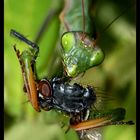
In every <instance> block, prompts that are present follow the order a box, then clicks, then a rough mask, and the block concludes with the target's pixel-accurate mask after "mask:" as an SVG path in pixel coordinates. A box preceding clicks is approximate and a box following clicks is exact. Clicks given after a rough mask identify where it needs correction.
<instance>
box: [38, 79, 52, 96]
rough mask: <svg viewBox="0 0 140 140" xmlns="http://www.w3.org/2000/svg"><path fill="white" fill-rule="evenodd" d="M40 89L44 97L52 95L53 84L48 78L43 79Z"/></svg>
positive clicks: (39, 84) (39, 85)
mask: <svg viewBox="0 0 140 140" xmlns="http://www.w3.org/2000/svg"><path fill="white" fill-rule="evenodd" d="M38 91H39V93H40V94H41V95H42V96H43V97H44V98H45V97H50V96H52V89H51V85H50V83H49V81H47V80H46V79H43V80H41V81H40V82H39V83H38Z"/></svg>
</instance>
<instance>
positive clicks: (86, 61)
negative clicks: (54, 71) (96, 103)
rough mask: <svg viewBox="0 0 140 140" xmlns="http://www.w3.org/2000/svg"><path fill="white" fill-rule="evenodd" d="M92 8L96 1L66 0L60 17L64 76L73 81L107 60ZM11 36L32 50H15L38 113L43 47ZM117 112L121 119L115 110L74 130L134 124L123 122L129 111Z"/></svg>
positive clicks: (60, 44) (30, 99)
mask: <svg viewBox="0 0 140 140" xmlns="http://www.w3.org/2000/svg"><path fill="white" fill-rule="evenodd" d="M92 4H93V1H91V0H88V1H86V0H85V1H84V0H82V1H81V0H77V1H73V0H65V4H64V9H63V10H62V11H61V13H60V16H59V17H60V21H61V27H60V37H59V38H60V42H59V45H58V46H59V48H60V53H61V54H60V55H61V61H62V67H63V74H62V76H66V77H69V78H73V77H77V76H78V75H79V74H81V73H84V72H85V71H86V70H88V69H89V68H92V67H94V66H97V65H99V64H101V63H102V62H103V60H104V53H103V51H102V49H101V48H99V47H97V45H96V37H95V38H94V30H93V29H92V28H93V27H92V25H93V21H92V18H91V14H90V8H91V5H92ZM81 23H82V24H81ZM81 25H82V26H81ZM11 35H13V36H15V37H16V38H18V39H20V40H21V41H23V42H25V43H26V44H27V45H28V46H29V47H30V48H29V49H28V50H25V51H23V52H22V53H21V54H20V52H19V50H17V49H16V46H14V49H15V51H16V54H17V57H18V59H19V62H20V65H21V69H22V74H23V78H24V84H25V87H26V90H27V95H28V99H29V101H30V102H31V104H32V106H33V108H34V109H35V110H36V111H40V107H39V104H38V99H37V84H38V83H37V74H36V70H35V69H36V67H35V61H36V58H37V56H38V53H39V47H38V46H37V45H36V43H33V42H31V41H29V40H26V38H25V37H24V36H23V35H21V34H19V33H18V32H16V31H15V30H11ZM117 111H118V116H117V113H115V115H116V118H117V119H116V118H115V119H114V112H116V109H115V110H112V111H111V112H109V113H99V114H96V116H98V117H96V116H95V114H94V115H93V116H94V117H93V118H92V120H91V124H88V123H89V122H90V120H88V119H87V120H86V121H85V122H82V123H81V124H78V125H79V126H77V125H74V126H72V128H74V129H75V130H77V131H81V130H85V129H91V128H96V127H100V126H104V125H111V124H133V122H131V121H128V122H123V121H121V120H123V119H124V116H125V113H124V112H125V110H124V109H123V108H118V110H117ZM122 112H123V113H122ZM120 116H121V117H120ZM98 120H99V122H98ZM108 120H109V121H108ZM85 126H86V127H85Z"/></svg>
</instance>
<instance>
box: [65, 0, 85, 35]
mask: <svg viewBox="0 0 140 140" xmlns="http://www.w3.org/2000/svg"><path fill="white" fill-rule="evenodd" d="M69 2H70V1H69ZM85 7H86V6H85ZM82 20H83V19H82ZM63 22H64V21H63ZM85 25H86V24H85ZM81 27H82V31H83V30H84V27H83V26H81ZM83 37H84V34H83Z"/></svg>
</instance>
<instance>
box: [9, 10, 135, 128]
mask: <svg viewBox="0 0 140 140" xmlns="http://www.w3.org/2000/svg"><path fill="white" fill-rule="evenodd" d="M62 13H65V10H64V11H63V12H62ZM85 13H86V12H85ZM83 17H84V16H83ZM61 20H64V21H63V23H64V26H65V27H66V28H67V32H65V33H63V34H62V37H61V45H62V56H63V57H62V60H63V66H64V73H65V75H66V76H68V77H64V76H63V77H59V78H58V77H54V78H52V79H41V80H39V79H37V75H36V67H35V64H36V58H37V56H38V53H39V47H38V45H37V44H35V43H33V42H31V41H29V40H28V39H26V38H25V37H24V36H23V35H22V34H20V33H18V32H16V31H15V30H11V35H13V36H15V37H16V38H18V39H19V40H21V41H23V42H25V43H26V44H27V45H28V46H29V47H30V48H29V49H28V50H24V51H23V52H22V53H21V54H20V52H19V50H17V49H16V46H15V45H14V49H15V51H16V54H17V57H18V59H19V62H20V65H21V69H22V74H23V78H24V84H25V88H24V89H25V92H27V96H28V99H29V101H30V102H31V104H32V106H33V107H34V109H35V110H36V111H38V112H39V111H41V109H44V110H45V111H48V110H50V109H57V110H61V111H63V112H65V113H66V114H68V115H69V116H70V127H72V128H74V129H75V130H76V131H81V130H86V129H90V128H97V127H101V126H104V125H112V124H133V122H131V121H128V122H123V121H121V120H123V119H124V116H125V110H124V109H123V108H117V109H114V110H111V111H109V112H105V113H98V112H93V113H92V114H90V111H91V106H92V105H94V103H95V102H96V99H97V96H96V92H95V90H94V88H93V87H91V86H88V87H83V86H81V85H79V84H77V83H75V84H73V85H71V84H70V79H69V77H76V76H77V75H78V74H79V73H81V72H84V71H86V70H87V69H89V68H91V67H93V66H95V65H98V64H100V63H101V62H102V61H103V59H104V54H103V52H102V50H101V49H100V48H98V47H96V46H95V45H94V40H93V38H91V37H89V35H87V33H85V32H87V31H86V29H84V27H83V31H72V29H70V26H68V25H69V23H68V22H69V20H66V19H64V17H63V15H61ZM65 21H67V22H65ZM75 30H78V29H75ZM90 118H91V119H90Z"/></svg>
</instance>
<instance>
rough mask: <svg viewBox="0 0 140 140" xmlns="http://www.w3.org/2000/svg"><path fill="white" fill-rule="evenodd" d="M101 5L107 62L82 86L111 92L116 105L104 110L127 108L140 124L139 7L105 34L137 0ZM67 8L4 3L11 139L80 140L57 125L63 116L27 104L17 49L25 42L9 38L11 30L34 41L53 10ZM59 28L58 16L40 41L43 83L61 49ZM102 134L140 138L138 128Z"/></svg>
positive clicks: (107, 139) (98, 13)
mask: <svg viewBox="0 0 140 140" xmlns="http://www.w3.org/2000/svg"><path fill="white" fill-rule="evenodd" d="M95 2H96V3H95V19H94V20H95V24H96V29H97V32H98V33H99V36H100V37H99V38H98V42H97V44H98V45H99V46H100V47H101V48H102V49H103V50H104V52H105V55H106V57H105V60H104V62H103V63H102V64H101V65H100V66H98V67H95V68H92V69H90V70H88V71H87V72H86V73H85V75H84V76H83V77H82V78H81V79H80V80H79V81H77V82H80V83H82V84H88V85H93V86H94V87H96V88H97V95H98V91H105V92H104V93H102V94H103V95H107V96H112V97H114V98H115V100H109V101H106V102H105V103H104V104H103V106H104V108H116V107H124V108H125V109H126V120H133V121H134V122H136V121H135V120H136V29H135V6H134V5H132V6H131V7H129V9H127V11H126V12H125V14H123V15H122V16H121V17H120V18H119V19H118V20H116V21H115V22H114V23H113V24H112V25H111V26H110V27H109V28H108V29H107V30H106V31H105V32H104V33H102V34H100V33H101V32H102V31H103V29H104V28H105V26H106V25H108V24H109V23H110V22H111V21H112V20H113V19H114V18H116V17H117V16H118V15H119V14H120V13H121V12H122V11H123V10H124V9H125V8H126V7H127V5H128V3H131V2H132V1H128V0H124V1H121V0H119V1H111V0H105V1H103V0H98V1H95ZM62 7H63V1H62V0H58V1H55V0H52V1H48V0H42V1H36V0H30V1H27V0H24V1H16V0H5V1H4V119H5V120H4V131H5V134H4V138H5V140H25V139H26V140H28V139H34V140H39V139H40V140H70V139H73V140H78V137H77V135H76V133H75V132H74V131H73V130H70V131H69V132H68V133H67V134H65V133H64V131H63V130H62V129H61V128H60V125H58V124H57V123H58V122H59V121H60V120H61V119H63V116H62V115H61V113H59V114H58V113H56V112H55V111H50V112H45V111H42V112H41V113H37V112H35V111H34V109H33V108H32V106H31V105H30V103H28V102H27V97H26V96H25V95H24V92H23V91H22V88H23V79H22V74H21V69H20V65H19V62H18V60H17V57H16V54H15V52H14V50H13V47H12V46H13V45H14V44H15V43H16V44H17V48H20V47H21V44H22V43H21V42H20V41H18V40H16V39H13V38H12V37H10V35H9V32H10V29H15V30H16V31H19V32H20V33H22V34H24V35H25V36H26V37H28V38H29V39H30V40H34V39H35V37H36V35H37V32H38V30H39V28H40V26H41V24H42V22H43V21H44V19H45V17H46V15H47V14H48V12H49V10H50V9H53V8H54V9H55V8H58V9H61V8H62ZM59 26H60V23H59V19H58V16H56V18H54V20H53V21H52V22H51V24H50V25H49V27H48V28H47V30H46V31H45V34H44V36H43V38H42V40H41V41H40V42H39V47H40V53H39V56H38V58H37V72H38V75H39V77H40V78H42V77H44V76H47V73H48V71H47V69H48V63H49V60H50V57H52V56H53V50H54V47H55V45H56V44H57V39H58V35H59V34H58V32H59ZM91 75H92V76H91ZM61 117H62V118H61ZM60 118H61V119H60ZM59 119H60V120H59ZM51 122H52V123H53V124H52V123H51ZM56 122H57V123H56ZM102 132H103V137H104V140H112V139H113V140H135V139H136V130H135V125H134V126H107V127H104V128H102Z"/></svg>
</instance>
